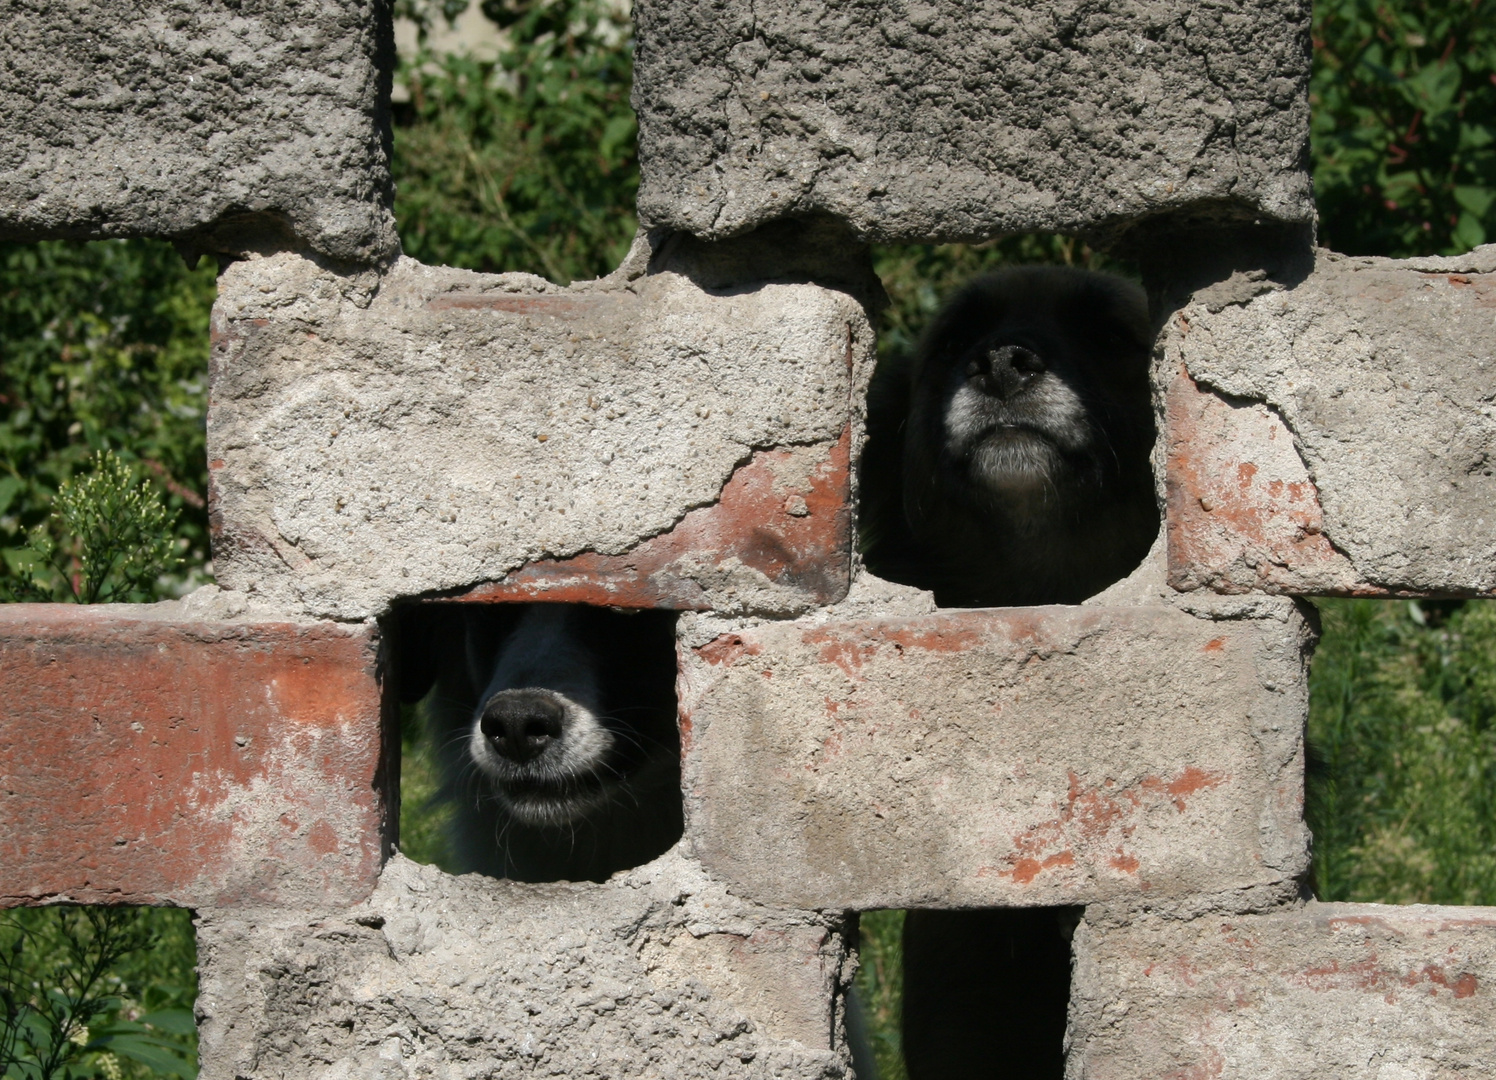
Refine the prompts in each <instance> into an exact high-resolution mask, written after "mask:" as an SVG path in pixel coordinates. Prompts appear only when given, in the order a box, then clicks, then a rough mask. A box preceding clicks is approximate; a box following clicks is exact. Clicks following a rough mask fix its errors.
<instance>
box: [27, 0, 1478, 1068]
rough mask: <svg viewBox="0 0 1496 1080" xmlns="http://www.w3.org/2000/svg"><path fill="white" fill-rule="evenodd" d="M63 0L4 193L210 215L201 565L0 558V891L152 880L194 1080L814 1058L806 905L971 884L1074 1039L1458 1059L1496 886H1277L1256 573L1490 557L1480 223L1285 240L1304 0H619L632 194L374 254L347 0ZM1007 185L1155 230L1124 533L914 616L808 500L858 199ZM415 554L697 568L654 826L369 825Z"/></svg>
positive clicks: (867, 311)
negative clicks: (1426, 244) (1194, 0)
mask: <svg viewBox="0 0 1496 1080" xmlns="http://www.w3.org/2000/svg"><path fill="white" fill-rule="evenodd" d="M85 6H87V7H88V8H89V12H92V13H93V14H92V15H90V17H89V18H81V17H79V16H80V13H81V12H82V11H83V9H82V8H79V11H78V12H73V11H72V9H71V8H69V7H68V6H66V5H64V6H63V7H44V6H43V7H37V6H27V7H18V8H16V10H15V11H13V12H11V13H10V14H9V16H8V17H7V21H6V29H5V32H4V36H3V38H0V41H3V45H0V47H3V48H5V49H6V50H7V57H8V59H14V58H20V60H18V61H17V63H20V65H21V66H15V65H14V64H13V65H12V68H11V69H9V70H10V71H11V74H10V75H9V76H4V75H0V116H4V117H9V118H11V119H12V120H13V121H14V123H12V124H9V125H7V126H8V127H9V128H13V129H14V130H16V131H18V132H20V133H21V135H20V137H19V138H18V139H17V140H15V142H14V145H13V146H12V147H11V148H10V149H9V150H6V151H0V236H5V237H11V238H41V237H49V236H50V237H89V236H118V235H148V236H165V237H169V238H173V239H176V240H178V241H180V242H181V243H183V244H184V245H186V246H187V247H188V248H189V249H192V250H210V251H214V252H217V253H220V254H223V255H227V256H231V257H232V258H233V259H234V260H235V261H233V262H232V263H231V265H229V266H228V268H227V269H226V270H225V271H224V273H223V274H222V276H221V278H220V289H219V300H218V303H217V305H216V307H215V312H214V324H213V333H214V341H213V354H212V373H211V375H212V378H211V409H210V416H209V458H210V460H209V467H210V473H211V476H212V492H211V496H212V498H211V510H212V526H213V535H214V557H215V566H216V568H217V570H218V574H219V580H220V582H221V585H222V588H216V587H215V588H209V589H207V590H204V591H202V592H200V593H198V594H194V596H193V597H190V598H188V599H187V600H185V601H181V602H175V603H168V604H159V605H152V606H149V607H145V608H141V607H113V608H105V609H57V608H52V607H48V606H14V607H11V608H7V609H4V610H0V670H3V671H4V673H5V675H6V680H5V681H6V684H7V687H8V688H9V689H8V693H7V695H6V698H7V701H6V705H5V706H4V709H3V711H0V866H3V867H4V872H3V877H0V903H5V904H34V903H46V902H52V901H61V900H74V901H87V902H106V903H156V904H163V903H164V904H181V905H188V906H191V907H193V908H194V909H195V910H196V911H197V914H198V927H199V946H200V965H201V972H202V995H201V998H200V1001H199V1006H198V1011H199V1023H200V1029H201V1033H202V1062H203V1075H204V1076H205V1077H209V1078H217V1077H223V1078H228V1077H271V1076H275V1077H285V1076H317V1077H342V1076H348V1077H353V1076H359V1077H363V1076H390V1077H396V1076H399V1077H405V1076H417V1075H431V1074H443V1075H445V1074H446V1073H456V1072H462V1073H463V1074H464V1075H468V1074H471V1075H492V1076H529V1075H578V1076H580V1075H603V1076H621V1075H640V1076H647V1075H662V1076H663V1075H680V1076H696V1075H705V1074H707V1073H708V1072H710V1073H711V1074H713V1075H720V1076H745V1077H748V1076H752V1077H758V1076H765V1077H767V1076H776V1077H807V1078H809V1077H830V1076H840V1075H844V1074H845V1072H846V1070H847V1066H848V1058H847V1052H846V1047H845V1026H844V1023H843V1015H842V1008H843V995H844V992H845V988H846V985H847V982H848V980H849V978H850V973H851V970H852V966H853V963H852V959H851V957H850V955H849V950H848V945H847V937H846V929H847V928H846V923H845V920H844V919H843V916H842V914H841V912H842V911H843V910H844V909H859V908H866V907H881V906H922V905H925V906H942V905H949V906H962V905H967V906H970V905H999V904H1019V905H1027V904H1077V905H1085V906H1086V916H1085V919H1084V921H1083V922H1082V925H1081V927H1080V929H1079V930H1078V931H1077V935H1076V938H1075V973H1074V981H1073V989H1072V1003H1071V1016H1070V1033H1069V1039H1068V1046H1069V1064H1068V1069H1069V1074H1068V1075H1070V1076H1071V1077H1072V1078H1097V1080H1101V1078H1106V1080H1111V1078H1124V1077H1125V1078H1138V1080H1142V1078H1154V1077H1165V1076H1167V1077H1177V1078H1180V1080H1183V1078H1186V1077H1202V1078H1203V1077H1253V1078H1261V1077H1299V1076H1304V1077H1308V1076H1311V1075H1313V1076H1325V1075H1334V1076H1337V1077H1366V1078H1368V1080H1370V1078H1377V1080H1407V1078H1413V1077H1419V1078H1422V1077H1441V1076H1456V1075H1460V1076H1469V1075H1479V1074H1481V1073H1482V1072H1483V1071H1486V1070H1488V1069H1489V1062H1490V1061H1491V1060H1492V1054H1493V1050H1496V1048H1493V1046H1492V1040H1491V1035H1490V1032H1491V1031H1496V912H1492V911H1491V910H1489V909H1454V908H1424V907H1418V908H1407V909H1402V908H1383V907H1377V906H1374V905H1328V904H1318V903H1313V902H1310V903H1305V902H1304V901H1303V900H1302V899H1301V879H1302V875H1303V873H1304V871H1305V869H1306V867H1307V862H1308V842H1309V838H1308V835H1307V832H1306V830H1305V828H1304V825H1303V821H1302V777H1303V723H1304V716H1305V710H1306V701H1307V694H1306V684H1305V673H1306V659H1307V653H1308V649H1309V648H1310V645H1311V633H1310V630H1309V628H1308V626H1307V625H1306V622H1305V619H1304V617H1303V614H1302V609H1301V608H1300V607H1299V606H1298V605H1297V604H1296V602H1295V600H1294V599H1293V598H1294V597H1297V596H1303V595H1316V594H1326V593H1328V594H1339V595H1382V596H1395V595H1461V596H1483V595H1492V594H1493V593H1496V546H1493V545H1496V541H1493V540H1492V537H1493V536H1496V531H1493V529H1492V524H1493V523H1492V520H1491V514H1492V510H1491V508H1492V507H1493V506H1496V498H1493V495H1496V492H1493V490H1492V486H1493V480H1492V474H1491V464H1490V462H1491V458H1492V454H1493V449H1496V419H1493V415H1496V414H1493V411H1492V410H1493V405H1492V392H1491V385H1492V365H1493V359H1492V346H1491V342H1492V340H1496V338H1493V335H1492V333H1491V330H1492V314H1491V312H1492V310H1493V307H1492V304H1493V301H1492V297H1493V296H1496V248H1491V247H1488V248H1484V249H1480V250H1477V251H1475V252H1472V253H1471V254H1470V255H1468V256H1464V257H1461V258H1457V259H1424V260H1406V261H1401V262H1398V261H1392V260H1385V259H1349V258H1344V257H1341V256H1336V255H1331V254H1329V253H1325V252H1316V251H1314V250H1313V248H1312V244H1311V239H1310V238H1311V235H1312V231H1311V228H1312V227H1311V222H1312V215H1313V209H1312V204H1311V201H1310V197H1309V184H1308V178H1307V176H1306V175H1305V174H1304V172H1303V162H1304V161H1305V159H1306V155H1305V153H1304V149H1305V142H1306V139H1307V116H1308V109H1307V98H1306V79H1307V71H1308V68H1307V44H1306V42H1307V20H1308V5H1307V4H1303V3H1297V2H1284V0H1274V2H1264V3H1261V4H1258V5H1255V6H1251V7H1247V8H1242V7H1240V6H1233V7H1231V8H1229V9H1227V8H1223V7H1212V6H1209V5H1206V6H1200V5H1185V4H1173V3H1169V2H1165V0H1153V2H1150V3H1136V4H1130V5H1119V6H1117V7H1115V9H1108V11H1107V12H1106V13H1104V14H1101V13H1094V12H1093V13H1090V14H1086V13H1085V12H1083V11H1081V10H1080V9H1076V10H1073V11H1072V10H1071V9H1066V8H1054V9H1048V8H1046V9H1029V8H1022V9H1016V8H1015V9H1012V10H1009V9H1007V8H1001V7H999V8H993V9H992V11H991V12H988V13H985V14H983V15H982V16H981V17H980V18H979V19H978V24H977V25H973V24H971V22H970V16H969V14H968V13H967V12H966V9H965V8H963V7H960V6H959V5H956V4H954V3H946V2H941V3H936V4H934V5H925V6H924V7H922V8H919V9H918V10H915V9H914V8H910V9H908V10H905V9H903V8H899V9H897V10H895V9H893V8H889V9H888V10H886V11H881V10H879V9H856V10H853V9H847V8H842V7H837V6H835V5H829V4H825V5H823V4H808V5H798V6H796V5H788V6H784V7H781V8H779V9H776V11H774V12H772V13H768V14H765V13H763V12H757V13H756V12H755V10H754V9H753V8H752V7H751V6H750V5H747V4H741V3H734V2H729V3H724V4H721V5H717V6H714V7H712V8H711V9H710V10H708V11H703V10H702V9H700V8H699V7H698V6H695V5H685V4H682V3H679V2H678V0H649V2H644V0H641V2H640V3H638V4H637V5H636V11H635V14H636V19H637V25H638V31H639V44H638V77H637V84H636V89H635V104H636V107H637V108H638V110H639V114H640V124H641V129H640V132H641V134H640V138H641V155H642V160H643V164H644V176H643V188H642V191H641V195H640V209H641V215H642V217H643V219H644V226H645V227H644V230H643V231H642V232H641V235H640V238H639V240H638V242H637V243H636V245H635V248H634V250H633V252H632V253H631V254H630V256H629V257H628V259H627V260H625V263H624V265H623V266H622V267H620V268H619V270H618V271H616V272H615V273H614V274H612V275H611V276H609V277H607V278H604V279H601V280H599V281H596V282H586V283H578V284H574V285H572V286H570V287H566V288H562V287H558V286H555V285H552V284H549V283H546V282H544V281H541V280H540V279H537V278H534V277H530V276H527V275H520V274H501V275H481V274H475V273H470V272H467V271H458V270H452V269H448V268H440V267H426V266H422V265H420V264H418V263H416V262H414V261H413V260H409V259H406V258H403V257H399V256H398V254H397V252H396V250H395V249H396V246H397V245H396V241H395V239H394V236H393V231H392V228H391V226H390V222H391V216H390V212H389V196H390V183H389V176H388V171H387V165H386V161H385V159H384V156H383V155H384V150H383V147H384V146H385V144H386V141H385V133H386V130H385V129H386V123H387V121H386V107H387V106H386V102H385V100H384V96H385V95H387V93H388V86H389V71H388V65H389V63H390V50H389V48H388V47H387V43H388V41H389V39H390V31H389V26H388V24H387V19H388V12H387V11H386V9H385V8H384V7H383V6H382V5H372V4H371V5H360V4H343V5H341V6H337V5H334V8H328V9H326V10H325V11H322V12H320V13H319V14H318V16H317V18H315V19H312V20H310V21H308V20H307V19H306V18H305V17H304V13H301V12H300V9H298V8H296V7H295V6H294V5H292V4H289V3H287V2H284V0H266V2H264V3H260V4H256V5H250V6H249V7H245V6H244V5H239V4H235V5H229V4H205V5H199V6H198V7H197V8H195V9H194V10H193V12H191V13H190V15H183V14H182V13H181V12H178V11H177V9H176V8H174V7H171V6H169V5H160V4H148V5H147V7H146V10H144V11H143V12H137V11H135V10H134V9H132V10H131V12H129V13H128V17H126V15H127V13H125V12H124V11H123V9H121V10H120V11H117V12H113V15H112V16H111V17H108V18H104V19H103V21H102V22H100V17H95V16H99V13H100V12H105V11H112V9H111V8H110V6H109V5H105V6H104V8H99V7H98V6H97V5H85ZM41 41H46V42H48V43H49V44H48V49H50V50H52V51H53V52H55V51H57V50H59V49H60V50H61V51H62V52H64V53H66V54H67V55H69V56H75V61H74V62H73V63H71V64H70V65H50V66H49V67H48V69H47V71H45V72H41V73H38V74H37V75H36V77H34V78H33V77H28V76H27V74H26V70H25V68H24V63H21V61H25V63H30V62H31V60H32V59H34V58H35V56H38V55H43V54H46V53H47V50H46V49H41V48H40V47H38V46H37V45H36V43H37V42H41ZM59 72H63V73H67V74H66V76H65V77H64V75H63V74H59ZM199 83H201V84H202V85H201V88H200V89H199V88H198V87H199ZM106 116H107V117H110V119H109V120H108V121H107V123H106V122H104V121H103V120H102V119H101V118H103V117H106ZM101 125H102V126H101ZM59 133H60V134H59ZM79 148H83V149H79ZM792 217H793V218H796V219H797V220H798V221H799V222H800V223H799V224H793V225H786V221H785V219H787V218H792ZM1040 228H1063V229H1068V230H1072V231H1075V232H1079V233H1083V234H1085V235H1087V236H1089V237H1091V238H1092V239H1093V240H1095V241H1096V242H1097V243H1103V244H1111V245H1114V246H1116V247H1117V248H1118V249H1119V250H1125V251H1126V252H1127V253H1129V254H1130V255H1131V256H1132V257H1134V258H1136V259H1137V260H1138V262H1139V264H1140V265H1141V266H1142V267H1143V269H1144V272H1145V277H1146V281H1147V284H1148V286H1149V290H1150V295H1151V298H1152V301H1153V304H1154V307H1155V316H1156V320H1157V325H1158V327H1159V335H1158V341H1157V346H1156V349H1155V358H1156V365H1155V372H1154V386H1155V399H1156V402H1157V406H1158V418H1159V427H1160V432H1159V440H1158V446H1157V451H1156V454H1155V462H1156V467H1157V475H1158V479H1159V495H1160V500H1161V503H1162V504H1163V505H1164V506H1165V507H1166V521H1165V527H1164V531H1163V536H1162V537H1161V540H1160V543H1159V545H1158V546H1157V547H1156V548H1155V551H1154V552H1153V553H1152V554H1151V555H1150V556H1149V558H1148V560H1147V561H1146V562H1145V563H1144V564H1143V566H1141V567H1140V568H1139V569H1138V571H1137V572H1136V573H1135V574H1134V575H1133V576H1132V577H1131V578H1129V579H1128V580H1127V581H1124V582H1122V583H1119V584H1118V585H1117V586H1114V587H1113V588H1112V589H1109V590H1108V591H1107V592H1106V593H1104V594H1102V595H1101V596H1099V597H1097V598H1095V599H1093V600H1092V601H1090V602H1088V603H1086V604H1084V605H1079V606H1076V607H1044V608H1031V609H1007V610H1002V609H999V610H991V611H961V612H957V611H945V612H938V611H936V610H934V608H933V605H932V603H931V602H930V600H929V598H928V596H926V595H924V594H920V593H917V592H915V591H914V590H910V589H904V588H902V587H897V586H891V585H889V584H887V583H883V582H879V581H877V580H876V579H873V578H871V577H869V576H867V575H865V574H861V573H860V572H859V571H858V568H857V559H856V557H855V554H854V552H853V550H852V541H851V537H852V531H851V525H852V514H853V510H854V506H855V492H854V490H853V480H852V477H853V475H854V463H855V461H856V459H857V455H858V453H859V451H860V445H861V439H862V408H863V395H864V393H865V390H866V385H867V380H868V377H869V374H870V368H871V363H872V357H873V344H874V340H873V312H874V310H875V299H874V298H875V296H876V286H875V285H874V284H873V283H872V282H871V276H870V267H869V263H868V258H867V251H866V248H865V247H864V246H863V245H864V243H865V241H867V240H868V239H872V238H884V239H903V240H937V239H957V238H964V239H979V238H984V237H987V236H990V235H993V234H995V233H998V232H1002V231H1012V230H1015V229H1040ZM454 593H460V594H465V595H466V596H467V597H468V598H469V599H472V600H475V601H502V600H532V599H555V600H567V601H583V602H593V603H611V604H624V605H629V606H664V607H672V608H677V609H680V610H682V611H685V612H688V613H689V614H687V615H685V616H683V617H682V619H681V621H680V624H679V634H680V644H681V649H680V655H681V657H682V660H681V669H680V687H681V726H682V736H683V738H682V745H683V786H684V796H685V800H686V802H685V805H686V812H687V813H686V817H687V825H686V838H685V840H684V841H683V842H682V843H681V845H679V846H678V847H677V849H675V850H674V851H673V852H671V853H670V854H668V855H667V856H665V857H664V858H662V859H660V860H658V861H656V862H655V863H652V864H650V865H648V866H645V867H641V868H638V869H636V870H633V871H629V872H627V873H624V874H622V875H619V876H618V877H616V878H614V879H613V880H612V881H610V882H608V883H606V884H602V885H590V884H556V885H533V886H532V885H518V884H514V883H509V882H494V881H485V880H478V879H455V878H451V877H449V876H447V875H444V874H442V873H440V872H439V871H436V870H434V869H432V868H426V867H417V866H415V865H414V864H411V863H410V862H408V861H407V860H404V859H403V858H401V857H399V856H397V855H396V856H391V853H390V850H391V842H392V839H393V821H394V817H395V813H396V805H395V804H396V801H397V800H396V790H397V785H396V776H397V771H398V770H397V765H396V763H395V762H394V761H393V760H392V758H393V756H394V755H395V754H396V753H397V748H398V743H397V742H396V741H395V737H394V732H393V726H392V723H391V716H392V708H393V705H392V701H391V700H390V699H391V698H392V693H391V692H390V690H389V687H388V686H387V682H388V680H387V679H386V678H385V673H386V671H387V670H388V661H389V657H388V656H387V655H383V654H382V653H381V649H382V648H383V646H382V645H381V637H380V634H379V624H378V619H379V618H380V617H381V616H383V615H385V614H387V613H388V612H389V611H390V608H391V605H392V604H393V603H394V602H395V601H397V600H404V599H408V598H413V597H419V596H423V595H436V594H443V595H452V594H454Z"/></svg>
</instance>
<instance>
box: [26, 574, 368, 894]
mask: <svg viewBox="0 0 1496 1080" xmlns="http://www.w3.org/2000/svg"><path fill="white" fill-rule="evenodd" d="M197 606H199V605H184V604H178V603H164V604H148V605H141V604H110V605H100V606H96V607H78V606H75V605H70V604H69V605H64V604H0V674H3V681H4V684H5V688H6V689H5V704H4V708H3V710H0V867H3V871H0V907H3V906H7V905H11V904H20V903H39V902H44V901H57V900H71V901H74V902H79V903H101V902H103V903H120V902H125V903H169V904H179V905H190V906H203V905H206V906H212V905H225V904H238V903H253V902H261V903H263V902H267V901H276V902H282V903H308V902H323V903H337V902H343V903H353V902H357V901H359V900H361V899H363V898H364V897H366V896H367V895H368V894H369V892H370V891H371V890H372V889H373V887H374V883H375V880H376V878H377V876H378V872H379V865H380V854H381V846H382V843H381V840H382V837H383V835H384V830H385V826H386V824H387V811H388V808H389V797H388V794H387V790H388V782H387V781H388V775H387V768H388V763H387V762H386V761H385V760H384V758H383V756H382V753H381V735H380V692H379V684H378V681H377V678H376V673H375V662H376V655H375V653H376V645H377V642H376V640H375V635H374V633H373V630H372V627H368V628H366V627H362V626H339V625H334V624H330V623H310V624H307V623H301V624H297V623H291V622H287V621H285V620H284V619H283V618H282V619H280V620H277V621H265V620H257V619H245V620H241V621H203V620H201V619H199V618H195V617H193V609H194V608H195V607H197Z"/></svg>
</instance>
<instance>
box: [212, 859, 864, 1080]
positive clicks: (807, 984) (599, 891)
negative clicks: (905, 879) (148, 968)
mask: <svg viewBox="0 0 1496 1080" xmlns="http://www.w3.org/2000/svg"><path fill="white" fill-rule="evenodd" d="M198 963H199V967H200V970H201V991H200V993H199V996H198V1002H197V1009H198V1016H199V1030H200V1032H201V1039H202V1043H201V1054H202V1077H203V1080H234V1078H241V1077H242V1078H244V1080H261V1078H264V1080H269V1078H279V1077H287V1076H318V1077H325V1078H327V1080H340V1078H345V1077H346V1078H350V1080H351V1078H362V1077H405V1076H494V1077H521V1076H571V1077H584V1076H592V1077H656V1078H662V1077H692V1078H694V1077H705V1076H712V1077H724V1078H734V1080H750V1078H751V1080H765V1078H768V1077H775V1078H784V1080H841V1078H845V1077H848V1076H849V1071H848V1068H847V1065H848V1061H847V1056H846V1052H845V1030H844V1024H843V1018H842V1013H841V1003H842V994H843V993H844V991H845V989H846V985H847V983H848V982H849V981H850V978H851V968H852V966H851V964H850V963H849V962H848V950H847V946H846V939H845V937H844V936H843V933H842V927H841V921H840V918H839V917H835V916H827V915H820V914H817V913H814V912H795V911H784V910H776V909H768V908H762V907H758V906H756V905H752V904H748V903H745V902H744V901H742V900H739V899H737V898H736V897H734V896H732V895H731V894H730V893H728V892H727V890H726V889H725V888H724V887H723V886H722V885H721V884H720V883H717V882H713V881H711V880H709V879H708V878H707V877H706V875H705V874H703V873H702V872H701V869H700V867H699V866H696V865H695V864H693V863H690V862H689V861H687V860H685V859H683V858H681V857H680V856H679V855H677V854H674V853H671V854H667V855H666V856H664V857H663V858H661V859H659V860H657V861H656V862H654V863H651V864H649V865H647V866H644V867H641V868H639V869H637V870H632V871H629V872H628V873H626V874H621V875H619V876H617V877H615V878H614V879H613V880H612V881H609V882H608V883H607V884H605V885H592V884H567V883H563V884H556V885H520V884H516V883H514V882H508V881H495V880H492V879H488V878H482V877H479V876H477V875H469V876H466V877H461V878H454V877H450V876H448V875H445V874H443V873H441V872H440V871H438V870H436V869H435V868H433V867H427V866H419V865H417V864H415V863H412V862H410V861H409V860H407V859H405V858H403V857H401V856H398V855H397V856H395V857H394V858H393V859H392V860H391V861H390V863H389V865H388V866H387V867H386V868H385V872H384V876H383V878H382V879H381V881H380V884H379V888H378V890H377V891H376V892H375V893H374V895H373V896H372V897H371V898H370V900H369V901H368V903H367V904H365V905H361V906H360V907H358V908H354V909H353V910H351V911H344V912H338V913H335V914H328V913H325V912H298V911H289V910H286V909H284V908H282V909H276V910H265V909H260V910H258V911H244V910H238V909H236V910H233V911H214V912H208V913H206V914H205V915H204V916H203V917H202V919H201V923H200V926H199V930H198Z"/></svg>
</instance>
